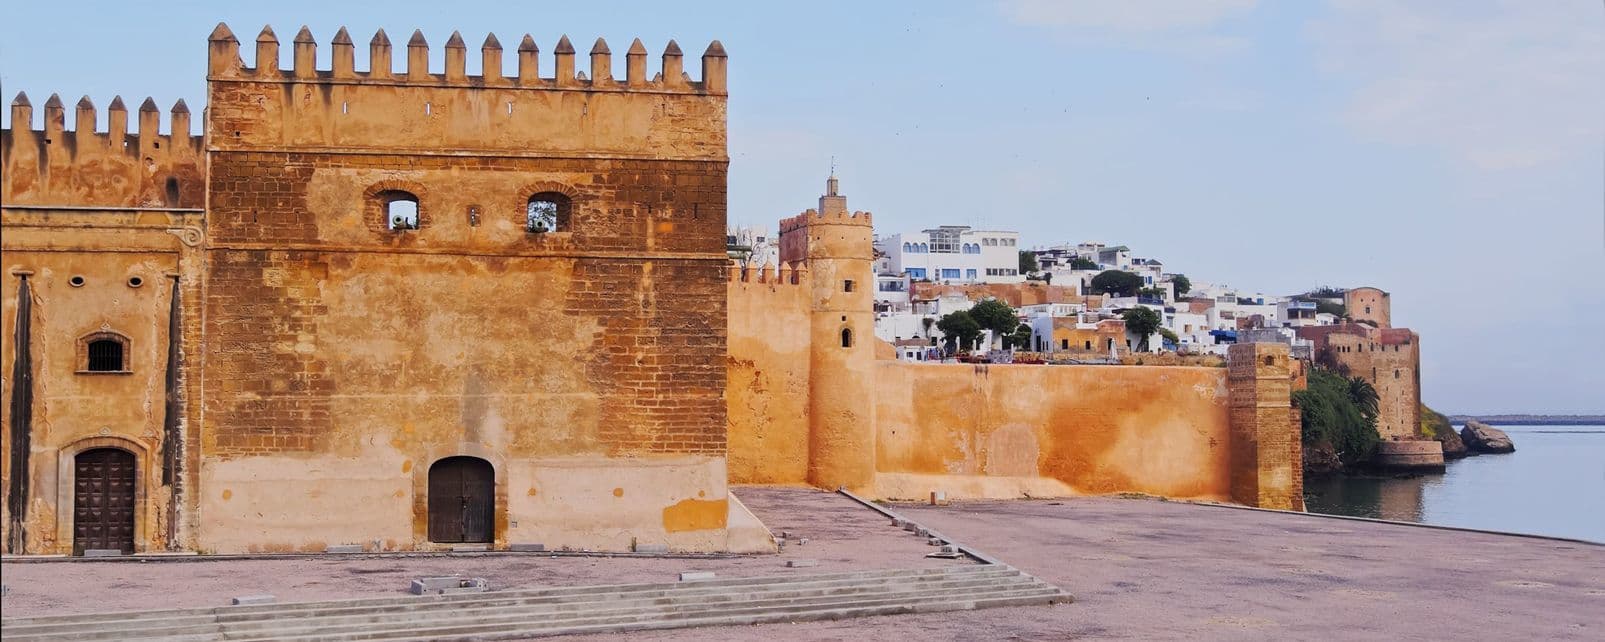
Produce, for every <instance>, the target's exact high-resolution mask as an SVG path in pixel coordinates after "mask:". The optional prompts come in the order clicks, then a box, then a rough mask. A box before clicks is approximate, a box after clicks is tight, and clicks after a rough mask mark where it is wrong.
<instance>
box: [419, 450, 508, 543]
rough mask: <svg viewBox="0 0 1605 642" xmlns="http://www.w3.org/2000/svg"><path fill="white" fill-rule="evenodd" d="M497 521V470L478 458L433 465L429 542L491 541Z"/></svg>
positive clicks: (457, 459) (459, 458) (431, 469)
mask: <svg viewBox="0 0 1605 642" xmlns="http://www.w3.org/2000/svg"><path fill="white" fill-rule="evenodd" d="M495 523H496V471H495V469H493V468H492V467H491V465H490V462H488V461H485V460H483V459H479V458H477V457H447V458H445V459H442V460H440V461H437V462H435V465H433V466H430V467H429V541H431V542H447V543H455V542H487V543H488V542H490V541H491V539H492V535H494V530H495V529H494V524H495Z"/></svg>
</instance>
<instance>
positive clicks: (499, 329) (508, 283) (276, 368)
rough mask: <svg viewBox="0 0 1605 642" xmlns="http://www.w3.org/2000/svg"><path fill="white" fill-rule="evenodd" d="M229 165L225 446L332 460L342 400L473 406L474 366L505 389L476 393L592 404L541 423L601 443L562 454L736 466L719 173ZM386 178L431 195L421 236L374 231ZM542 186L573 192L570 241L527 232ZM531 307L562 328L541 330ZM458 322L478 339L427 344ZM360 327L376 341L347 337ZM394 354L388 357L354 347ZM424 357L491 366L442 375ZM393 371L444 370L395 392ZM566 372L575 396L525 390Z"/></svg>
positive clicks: (217, 441)
mask: <svg viewBox="0 0 1605 642" xmlns="http://www.w3.org/2000/svg"><path fill="white" fill-rule="evenodd" d="M213 168H214V170H213V171H214V176H215V180H214V181H213V187H212V190H213V193H212V204H213V208H212V211H211V213H210V215H211V216H210V221H209V223H210V230H209V231H210V235H211V238H212V252H211V253H212V266H213V268H212V271H211V281H210V285H209V291H210V292H211V293H212V294H213V295H212V296H211V297H209V299H208V303H207V314H208V318H209V320H210V322H211V327H212V332H210V333H209V335H208V336H207V345H208V357H209V358H208V361H207V370H208V374H209V375H212V376H209V380H214V381H215V384H212V385H211V386H209V390H208V396H209V404H208V408H209V410H210V411H211V412H210V413H209V416H208V419H209V425H210V426H211V427H212V428H213V429H212V430H211V431H209V432H208V434H209V437H210V438H211V439H213V440H214V441H213V443H212V448H213V449H212V452H214V453H216V454H219V455H234V454H244V453H272V452H284V451H305V450H324V449H327V448H331V447H334V446H333V444H326V443H323V442H324V440H327V439H330V438H332V437H333V436H336V435H340V434H341V432H342V431H341V430H340V428H341V427H340V426H338V425H337V424H340V423H342V419H341V413H340V411H339V409H338V408H337V407H336V406H337V404H335V403H334V400H336V399H340V398H345V397H348V396H350V395H381V396H384V395H393V396H396V397H401V398H409V397H415V396H426V397H438V399H439V400H441V401H444V400H449V399H456V398H460V397H462V396H463V394H464V388H462V387H460V386H461V385H466V384H463V383H462V379H463V378H464V377H466V375H465V374H464V373H465V372H467V371H471V370H474V369H475V368H476V367H479V368H484V369H486V370H487V371H490V372H495V373H498V374H499V376H494V377H487V378H486V379H485V380H484V381H482V382H481V383H480V384H476V385H479V386H483V389H482V390H480V391H479V392H478V393H479V394H485V395H495V394H502V395H506V394H515V393H516V394H517V395H527V396H526V397H525V399H526V400H527V401H529V402H530V403H536V399H537V398H545V399H547V400H549V397H550V396H565V397H569V398H572V397H575V396H582V395H590V396H592V397H593V399H594V408H593V409H592V410H590V411H586V412H584V413H581V415H582V416H568V417H565V418H564V423H565V424H567V425H565V426H559V427H550V426H542V427H537V426H529V429H530V430H543V431H547V432H556V433H557V434H569V435H580V434H584V435H588V437H587V438H585V439H576V440H574V441H572V442H570V443H568V445H567V446H568V447H567V448H565V449H559V450H560V451H562V452H571V453H572V452H585V451H603V452H607V453H609V454H627V453H635V452H677V453H693V452H694V453H722V452H724V407H723V400H722V391H723V387H724V361H723V353H724V340H725V331H726V329H725V322H724V319H725V298H724V290H725V279H724V273H723V264H724V259H723V258H722V257H719V255H720V254H722V251H723V226H724V192H723V184H724V168H723V166H722V164H719V163H698V162H687V161H641V160H587V159H494V160H492V159H486V158H454V157H403V156H391V155H332V154H331V155H323V154H281V153H245V152H223V153H217V154H214V157H213ZM380 183H383V184H385V185H401V186H406V187H408V188H409V189H411V190H412V191H414V192H415V193H416V194H417V195H418V196H419V199H420V203H421V205H420V210H421V213H422V216H421V221H422V228H421V229H419V230H413V231H404V232H395V231H390V230H387V229H384V228H383V227H382V223H376V222H374V221H373V220H372V219H373V218H375V216H376V215H377V214H378V210H377V207H376V206H374V205H373V203H372V201H373V197H372V196H371V192H372V190H371V189H370V188H371V187H372V185H374V184H380ZM532 184H557V185H562V186H564V187H565V189H567V190H568V191H569V192H572V194H571V198H572V200H573V203H574V213H573V220H572V231H570V232H561V233H550V234H546V235H534V234H528V233H526V232H525V231H524V230H523V227H522V226H523V214H524V212H523V209H522V204H523V201H524V199H525V198H527V197H528V195H529V189H530V188H528V187H526V186H528V185H532ZM543 189H544V188H543ZM470 207H478V208H479V209H480V219H479V221H478V222H477V224H474V223H473V222H471V221H470V220H469V217H468V214H467V212H468V209H469V208H470ZM379 220H380V221H382V218H380V219H379ZM710 255H711V256H713V257H719V258H709V257H710ZM354 281H361V282H362V286H361V291H360V294H359V293H356V292H350V291H349V288H351V287H352V283H353V282H354ZM342 290H345V291H347V292H346V293H345V294H341V293H340V292H341V291H342ZM337 301H338V302H339V303H338V305H341V306H342V309H339V310H336V309H333V307H332V306H333V305H336V304H337V303H335V302H337ZM352 306H361V307H360V310H357V311H358V312H360V314H353V309H354V308H353V307H352ZM535 311H539V312H540V313H544V314H546V315H547V317H546V318H545V319H543V320H544V322H545V325H530V321H532V320H533V319H532V317H538V316H539V315H537V314H536V312H535ZM443 314H447V315H449V318H450V319H452V320H456V321H458V322H471V323H472V325H474V326H475V327H476V328H478V329H479V331H478V332H468V331H462V332H459V331H457V330H458V329H453V331H450V332H447V331H444V330H443V329H440V328H434V329H431V327H430V326H431V325H432V324H437V323H439V322H441V321H443V320H445V319H444V318H443ZM352 316H355V317H358V318H359V319H360V322H361V323H363V324H366V327H365V328H363V327H353V326H352V325H350V324H348V323H347V324H341V325H334V324H335V322H337V321H339V320H343V319H346V318H347V317H352ZM466 320H471V321H466ZM392 333H395V334H396V335H399V336H393V334H392ZM414 337H415V338H414ZM554 337H562V338H563V339H566V340H564V341H555V342H554V341H553V339H554ZM380 338H383V339H384V340H385V341H390V342H393V343H394V344H395V345H393V346H392V347H391V348H390V353H389V354H388V355H387V354H385V353H384V352H383V351H380V352H378V353H376V354H372V355H368V354H353V351H352V350H351V349H350V345H351V344H349V343H346V341H356V342H359V343H361V342H364V341H374V340H376V339H380ZM426 341H437V342H443V343H445V344H446V345H449V346H452V347H454V348H461V349H465V350H467V351H468V352H470V353H473V354H477V355H481V357H482V358H484V359H485V360H486V361H485V362H484V363H479V364H474V363H457V362H454V361H453V360H452V359H444V358H441V356H440V355H438V354H434V353H433V352H434V348H438V346H420V345H418V344H417V343H416V342H426ZM458 342H462V344H459V343H458ZM468 343H475V344H476V345H474V346H473V347H472V348H469V347H468V346H467V345H466V344H468ZM552 343H557V344H559V345H561V346H563V347H564V348H563V350H562V351H561V355H560V359H559V360H557V361H552V360H551V357H553V356H554V355H553V354H552V353H553V349H552V348H551V347H550V344H552ZM387 358H388V359H392V360H393V362H394V364H395V365H397V366H400V368H398V372H401V371H405V370H406V369H407V368H410V367H416V368H420V369H422V371H423V372H426V373H429V375H428V376H420V377H418V378H416V379H409V380H407V381H406V382H404V383H402V384H400V385H394V386H392V385H390V383H389V382H386V381H385V380H384V376H385V371H384V370H383V369H382V367H383V365H384V364H383V363H382V362H383V361H385V360H386V359H387ZM370 366H371V367H374V368H380V369H379V370H370V369H369V368H370ZM553 369H566V370H567V372H563V373H558V374H554V375H551V376H552V377H555V378H554V379H552V380H551V382H552V383H553V384H555V383H556V382H557V381H558V380H561V381H562V383H563V385H562V386H557V385H551V386H536V387H533V388H532V387H530V386H529V385H528V382H526V381H520V376H519V373H521V372H524V373H528V372H547V371H551V370H553ZM403 405H405V404H403ZM426 405H427V404H426ZM415 410H417V411H418V412H426V413H427V412H428V411H426V410H424V409H415ZM532 414H538V413H532ZM414 421H416V419H415V420H414ZM452 423H461V422H460V421H453V422H452ZM513 423H514V424H517V423H520V422H519V421H517V420H513ZM549 445H550V444H549ZM542 451H546V449H544V448H533V449H532V450H531V451H530V452H542ZM546 452H548V453H549V452H550V451H546Z"/></svg>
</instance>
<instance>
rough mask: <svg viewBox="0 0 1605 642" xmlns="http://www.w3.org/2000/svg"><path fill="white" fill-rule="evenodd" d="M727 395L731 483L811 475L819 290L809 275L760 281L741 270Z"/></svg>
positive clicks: (732, 299) (733, 291)
mask: <svg viewBox="0 0 1605 642" xmlns="http://www.w3.org/2000/svg"><path fill="white" fill-rule="evenodd" d="M734 272H735V271H734V270H733V278H732V279H731V281H730V283H729V286H728V288H727V292H728V295H729V306H730V308H729V309H730V317H729V323H730V330H729V342H730V360H729V374H728V375H727V377H726V378H727V381H728V384H727V388H726V389H725V399H726V401H727V403H728V404H729V417H730V432H729V435H730V437H729V439H730V481H731V483H742V484H775V483H800V482H803V481H804V480H806V479H807V476H808V435H809V429H808V394H809V388H808V382H809V368H808V366H809V355H808V351H809V349H810V348H811V347H812V343H811V341H810V333H809V327H810V316H809V314H810V312H809V311H810V309H811V305H812V290H811V289H810V287H809V284H808V281H807V279H808V277H807V275H806V274H799V275H798V278H797V283H796V284H793V283H791V282H790V280H789V279H785V280H782V279H772V280H768V281H767V282H760V278H761V277H760V276H758V275H749V277H748V278H749V280H748V281H741V280H740V278H739V275H738V274H734Z"/></svg>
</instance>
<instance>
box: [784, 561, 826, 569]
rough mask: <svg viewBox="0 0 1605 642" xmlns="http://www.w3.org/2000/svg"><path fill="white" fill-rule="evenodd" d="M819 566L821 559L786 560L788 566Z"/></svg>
mask: <svg viewBox="0 0 1605 642" xmlns="http://www.w3.org/2000/svg"><path fill="white" fill-rule="evenodd" d="M814 566H819V560H800V559H799V560H786V568H810V567H814Z"/></svg>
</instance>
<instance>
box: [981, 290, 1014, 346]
mask: <svg viewBox="0 0 1605 642" xmlns="http://www.w3.org/2000/svg"><path fill="white" fill-rule="evenodd" d="M970 318H972V319H975V323H976V324H977V325H980V326H981V329H982V330H991V331H992V336H993V337H994V338H999V339H1001V338H1003V335H1006V334H1010V333H1013V332H1014V327H1015V326H1017V325H1019V324H1020V318H1019V317H1018V316H1016V315H1015V314H1014V308H1011V307H1009V304H1007V303H1004V302H1002V301H999V300H997V299H987V300H985V301H982V302H980V303H977V304H975V307H972V308H970Z"/></svg>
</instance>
